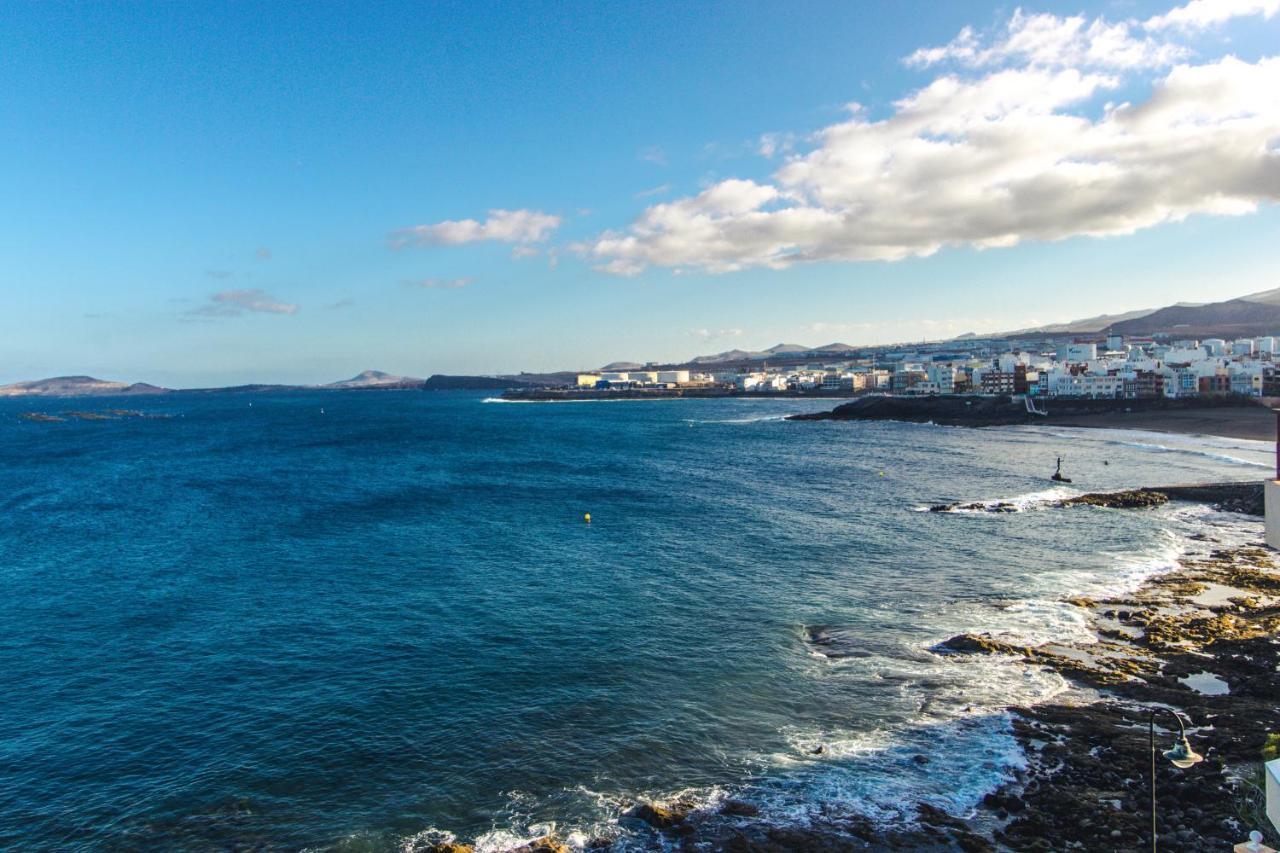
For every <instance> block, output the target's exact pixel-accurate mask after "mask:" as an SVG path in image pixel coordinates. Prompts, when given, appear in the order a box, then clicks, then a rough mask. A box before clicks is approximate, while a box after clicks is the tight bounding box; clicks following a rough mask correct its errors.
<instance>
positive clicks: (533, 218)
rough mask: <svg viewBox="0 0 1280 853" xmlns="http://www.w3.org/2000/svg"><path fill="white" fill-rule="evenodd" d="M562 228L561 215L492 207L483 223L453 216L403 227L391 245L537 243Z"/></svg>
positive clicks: (396, 246)
mask: <svg viewBox="0 0 1280 853" xmlns="http://www.w3.org/2000/svg"><path fill="white" fill-rule="evenodd" d="M558 227H560V217H559V216H553V215H552V214H549V213H543V212H542V211H540V210H491V211H489V217H488V218H487V219H485V220H484V221H483V222H480V221H478V220H475V219H451V220H446V221H444V222H437V223H435V224H433V225H416V226H414V227H412V228H403V229H401V230H399V231H396V232H394V233H393V234H392V235H391V245H392V247H393V248H396V249H400V248H404V247H405V246H457V245H461V244H463V243H476V242H479V241H482V240H492V241H496V242H500V243H537V242H539V241H542V240H545V239H546V238H547V237H549V236H550V235H551V232H553V231H555V230H556V228H558Z"/></svg>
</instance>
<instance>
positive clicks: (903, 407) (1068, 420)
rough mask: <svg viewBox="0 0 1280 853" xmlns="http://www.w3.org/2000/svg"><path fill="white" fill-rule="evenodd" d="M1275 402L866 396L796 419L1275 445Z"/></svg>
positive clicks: (1187, 399) (1248, 399)
mask: <svg viewBox="0 0 1280 853" xmlns="http://www.w3.org/2000/svg"><path fill="white" fill-rule="evenodd" d="M1275 402H1277V401H1275V400H1271V399H1267V398H1264V399H1255V398H1249V397H1230V396H1226V397H1192V398H1181V399H1166V398H1163V397H1159V398H1151V399H1134V400H1125V399H1110V398H1107V399H1085V398H1054V399H1049V400H1040V401H1038V402H1037V403H1036V409H1037V412H1036V413H1032V412H1031V411H1030V409H1029V408H1028V407H1027V405H1026V404H1025V403H1024V401H1023V400H1022V399H1021V398H1010V397H970V396H963V395H940V396H930V397H902V396H886V395H879V394H877V395H870V396H866V397H860V398H858V399H857V400H854V401H852V402H849V403H845V404H843V405H840V406H837V407H836V408H834V409H832V410H831V411H829V412H815V413H812V414H804V415H793V416H792V417H791V418H790V420H796V421H824V420H833V421H884V420H889V421H905V422H908V423H934V424H939V425H943V426H969V427H984V426H1014V425H1020V424H1022V425H1028V426H1033V425H1036V424H1040V425H1050V426H1068V427H1093V428H1103V429H1135V430H1151V431H1155V432H1169V433H1181V434H1184V435H1212V436H1218V437H1221V438H1242V439H1252V440H1256V441H1271V440H1273V439H1274V438H1275V437H1276V414H1275V412H1274V411H1273V410H1272V408H1271V405H1270V404H1272V403H1275ZM1046 412H1047V414H1046Z"/></svg>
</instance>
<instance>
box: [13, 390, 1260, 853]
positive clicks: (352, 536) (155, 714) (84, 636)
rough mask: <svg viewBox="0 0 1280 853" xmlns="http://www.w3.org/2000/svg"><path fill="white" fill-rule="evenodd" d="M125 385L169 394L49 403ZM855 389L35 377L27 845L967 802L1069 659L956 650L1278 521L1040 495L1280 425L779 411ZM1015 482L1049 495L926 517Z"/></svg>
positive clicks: (20, 707)
mask: <svg viewBox="0 0 1280 853" xmlns="http://www.w3.org/2000/svg"><path fill="white" fill-rule="evenodd" d="M114 406H122V407H127V408H141V409H143V410H145V411H147V412H149V413H153V414H162V415H167V416H168V417H165V418H148V419H139V418H125V419H120V420H106V421H82V420H74V419H73V420H68V421H66V422H62V423H39V422H31V421H29V420H24V419H22V418H20V417H19V414H20V413H21V412H25V411H32V410H34V411H43V412H48V413H57V412H58V411H60V410H63V409H70V408H78V409H89V408H109V407H114ZM828 406H829V403H827V402H823V401H803V400H671V401H652V402H619V403H558V404H508V403H498V402H492V401H488V400H486V398H485V396H484V395H483V394H471V393H443V392H438V393H424V392H346V393H320V392H317V393H292V394H237V393H220V394H177V395H169V396H163V397H154V398H139V399H118V400H101V399H98V400H78V401H47V400H46V401H38V400H37V401H32V400H25V401H24V400H3V401H0V845H8V846H15V847H21V848H24V849H37V850H38V849H49V850H54V849H56V850H96V849H155V848H157V847H171V848H192V849H208V848H223V847H231V846H237V845H241V846H252V845H255V844H261V845H265V846H272V847H280V848H285V849H300V848H307V849H316V850H324V849H336V850H412V849H415V846H420V845H425V844H427V843H430V842H432V841H434V840H439V839H444V838H457V839H459V840H465V841H468V842H472V841H474V842H478V844H479V846H480V848H481V849H489V850H498V849H502V848H503V847H504V846H511V845H513V844H515V843H517V842H518V840H519V839H522V838H528V837H532V836H535V835H538V834H541V833H543V832H546V831H549V830H554V831H556V832H558V833H560V834H561V835H562V836H563V837H567V838H569V840H571V841H574V842H577V843H582V842H583V841H585V840H587V839H589V838H590V837H592V836H596V835H602V834H603V835H617V834H622V836H623V838H624V844H629V845H631V846H635V847H644V846H647V845H649V844H651V843H652V839H651V838H649V837H648V836H646V835H645V834H644V833H643V832H641V831H639V830H634V829H630V828H628V827H627V825H626V821H623V822H622V823H621V824H620V823H619V822H618V817H619V815H620V814H621V813H622V812H623V811H624V810H625V808H627V806H628V805H630V804H631V803H633V802H634V801H636V800H637V799H641V798H659V799H661V798H669V797H673V796H676V795H681V794H682V795H685V796H689V797H693V798H695V799H697V800H698V801H699V802H703V803H706V804H708V807H713V806H714V804H715V803H716V802H717V801H718V800H719V799H720V798H723V797H728V796H732V797H737V798H742V799H746V800H749V801H751V802H753V803H755V804H757V805H758V806H759V807H760V808H761V809H762V812H763V818H764V819H767V820H774V821H778V822H800V823H803V822H806V821H809V820H812V819H814V817H815V816H816V815H819V814H821V815H828V816H829V815H831V814H839V813H841V812H842V811H844V812H851V813H857V814H862V815H869V816H872V817H874V818H876V819H879V820H884V821H889V822H892V821H895V820H901V819H906V818H908V817H909V815H910V813H911V812H912V811H913V810H914V807H915V804H916V803H917V802H920V801H926V802H931V803H934V804H936V805H939V806H940V807H943V808H946V809H948V810H950V811H952V812H954V813H956V814H961V815H963V814H965V813H967V811H968V810H969V809H971V808H972V806H973V805H974V804H975V803H976V802H977V801H978V800H979V799H980V798H981V796H982V794H983V793H984V792H985V791H987V790H990V789H991V787H992V786H994V785H995V784H998V783H999V782H1000V781H1001V780H1002V779H1004V778H1007V776H1008V774H1009V773H1011V772H1012V771H1013V770H1014V769H1015V768H1016V767H1017V766H1018V764H1019V762H1020V760H1021V759H1020V756H1019V754H1018V752H1017V748H1016V745H1015V743H1014V741H1013V740H1012V738H1011V737H1010V734H1009V727H1008V720H1007V718H1006V717H1005V715H1004V714H1003V712H1002V708H1003V707H1004V706H1005V705H1007V704H1009V703H1010V702H1026V701H1036V700H1038V699H1043V698H1046V697H1048V696H1051V695H1054V693H1055V692H1057V691H1059V690H1061V689H1062V687H1063V685H1062V684H1061V682H1060V681H1058V680H1057V679H1056V676H1052V675H1050V674H1046V673H1042V672H1038V671H1034V670H1030V669H1028V668H1026V667H1022V666H1019V665H1015V664H1012V663H1008V662H999V661H972V660H956V659H950V658H945V657H941V656H938V655H935V654H932V653H931V652H930V651H929V647H930V646H931V645H933V644H934V643H936V642H938V641H939V640H942V639H945V638H946V637H948V636H950V635H952V634H955V633H957V632H960V631H965V630H988V631H997V632H1006V633H1011V634H1015V635H1018V636H1021V637H1025V638H1028V639H1032V640H1034V639H1041V638H1048V637H1059V638H1069V637H1075V636H1079V635H1080V634H1081V632H1083V631H1084V626H1083V621H1082V619H1081V618H1080V616H1079V614H1078V613H1077V612H1075V611H1074V610H1073V608H1071V607H1069V606H1065V605H1062V604H1059V603H1058V600H1059V599H1060V598H1061V597H1063V596H1065V595H1069V594H1074V593H1086V594H1087V593H1095V594H1097V593H1102V592H1106V591H1110V590H1117V589H1122V588H1124V587H1126V586H1131V585H1133V584H1135V583H1137V582H1138V581H1139V580H1140V579H1141V578H1142V577H1144V576H1146V575H1148V574H1150V573H1153V572H1156V571H1159V570H1161V569H1162V568H1165V567H1167V566H1168V565H1169V564H1170V561H1171V560H1173V559H1174V558H1175V557H1176V556H1177V555H1178V554H1179V553H1181V552H1183V551H1184V550H1186V549H1187V548H1189V547H1193V545H1192V543H1191V540H1190V539H1189V538H1188V537H1189V535H1190V534H1191V533H1193V532H1197V531H1205V530H1209V531H1212V532H1213V533H1214V535H1215V536H1217V537H1218V538H1221V539H1230V538H1231V537H1249V536H1254V535H1256V533H1257V525H1256V523H1254V522H1252V521H1248V520H1244V519H1241V518H1239V517H1235V516H1230V515H1226V514H1222V513H1215V512H1212V511H1210V510H1207V509H1204V508H1198V507H1185V506H1184V507H1169V508H1163V509H1160V510H1158V511H1154V512H1116V511H1107V510H1096V509H1092V508H1079V509H1073V510H1052V511H1051V510H1047V509H1045V508H1044V504H1045V503H1046V502H1047V501H1048V500H1050V499H1052V498H1053V497H1056V496H1061V495H1067V494H1073V493H1076V492H1073V491H1072V489H1075V490H1076V491H1096V490H1102V489H1107V488H1118V487H1124V486H1133V485H1156V484H1161V483H1169V482H1195V481H1203V480H1219V479H1259V478H1260V477H1261V476H1263V475H1264V474H1265V472H1266V470H1267V469H1268V465H1269V462H1270V457H1269V455H1268V453H1269V448H1267V447H1266V446H1265V445H1263V444H1261V443H1255V442H1244V441H1236V440H1226V439H1208V438H1189V437H1178V436H1164V435H1156V434H1137V433H1127V432H1121V431H1105V430H1095V431H1088V430H1062V429H1048V428H1008V429H988V430H966V429H955V428H941V427H933V426H929V425H909V424H897V423H836V422H787V421H784V420H781V418H782V416H783V415H785V414H789V413H795V412H799V411H812V410H816V409H820V408H827V407H828ZM1058 455H1063V456H1065V458H1066V465H1067V471H1068V473H1069V474H1071V475H1072V476H1074V478H1075V480H1076V482H1075V484H1073V486H1072V487H1067V488H1063V487H1059V488H1057V489H1050V488H1049V487H1050V486H1051V485H1052V484H1050V483H1049V482H1048V480H1047V477H1048V474H1050V473H1051V472H1052V470H1053V463H1054V458H1055V457H1056V456H1058ZM1104 462H1105V463H1106V464H1104ZM995 499H1016V501H1017V503H1018V506H1019V507H1021V508H1022V509H1024V510H1025V511H1022V512H1018V513H1010V514H989V513H928V512H921V511H920V510H921V509H922V508H923V507H925V506H927V505H929V504H933V503H938V502H941V501H946V500H995ZM587 512H589V513H590V514H591V519H592V520H591V522H590V523H589V524H588V523H585V521H584V518H583V516H584V513H587ZM939 743H945V744H946V745H947V747H946V749H945V750H938V749H937V745H938V744H939ZM819 746H821V751H820V752H815V750H817V748H818V747H819ZM922 753H927V754H928V755H929V756H931V761H930V763H929V764H927V765H926V764H922V763H919V762H917V761H916V760H915V756H917V755H919V754H922Z"/></svg>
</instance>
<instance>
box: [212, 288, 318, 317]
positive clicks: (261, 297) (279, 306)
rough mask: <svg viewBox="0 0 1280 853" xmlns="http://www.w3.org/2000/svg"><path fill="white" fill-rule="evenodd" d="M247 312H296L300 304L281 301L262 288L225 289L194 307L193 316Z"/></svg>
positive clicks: (225, 315) (230, 315)
mask: <svg viewBox="0 0 1280 853" xmlns="http://www.w3.org/2000/svg"><path fill="white" fill-rule="evenodd" d="M246 312H253V313H259V314H296V313H298V306H297V305H294V304H292V303H290V302H281V301H280V300H279V299H276V298H275V297H274V296H272V295H271V294H269V293H266V292H265V291H262V290H224V291H221V292H220V293H215V294H213V295H212V296H210V297H209V302H208V304H206V305H202V306H200V307H199V308H192V309H191V310H190V311H188V312H187V314H189V315H191V316H193V317H239V316H241V315H242V314H244V313H246Z"/></svg>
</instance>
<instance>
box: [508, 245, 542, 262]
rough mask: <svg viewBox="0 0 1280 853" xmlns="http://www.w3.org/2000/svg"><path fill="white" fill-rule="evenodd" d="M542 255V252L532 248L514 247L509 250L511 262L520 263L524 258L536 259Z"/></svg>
mask: <svg viewBox="0 0 1280 853" xmlns="http://www.w3.org/2000/svg"><path fill="white" fill-rule="evenodd" d="M541 254H542V250H541V249H539V248H536V247H534V246H516V247H514V248H513V249H512V250H511V259H512V260H513V261H522V260H524V259H525V258H536V257H537V256H538V255H541Z"/></svg>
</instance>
